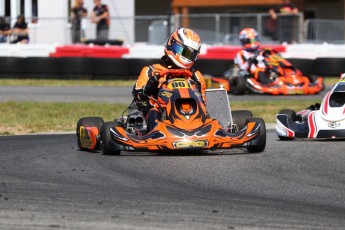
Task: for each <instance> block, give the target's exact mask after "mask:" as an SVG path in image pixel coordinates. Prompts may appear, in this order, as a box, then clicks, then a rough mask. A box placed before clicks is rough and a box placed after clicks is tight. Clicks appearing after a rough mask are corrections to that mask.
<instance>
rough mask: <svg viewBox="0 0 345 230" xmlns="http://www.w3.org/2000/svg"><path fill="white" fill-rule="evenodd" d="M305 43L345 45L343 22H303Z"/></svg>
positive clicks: (316, 20) (344, 22)
mask: <svg viewBox="0 0 345 230" xmlns="http://www.w3.org/2000/svg"><path fill="white" fill-rule="evenodd" d="M305 34H306V36H305V42H309V43H324V42H327V43H333V44H344V43H345V21H344V20H326V19H308V20H306V21H305Z"/></svg>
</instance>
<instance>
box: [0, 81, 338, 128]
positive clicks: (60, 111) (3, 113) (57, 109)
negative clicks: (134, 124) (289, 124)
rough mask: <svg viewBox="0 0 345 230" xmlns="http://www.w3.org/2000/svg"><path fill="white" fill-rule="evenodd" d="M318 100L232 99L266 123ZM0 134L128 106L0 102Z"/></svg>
mask: <svg viewBox="0 0 345 230" xmlns="http://www.w3.org/2000/svg"><path fill="white" fill-rule="evenodd" d="M338 80H339V78H338V77H328V78H325V84H326V85H328V86H330V85H334V84H335V83H336V82H337V81H338ZM134 82H135V81H134V80H132V79H131V80H52V79H0V86H132V85H133V84H134ZM316 102H319V100H310V101H308V100H302V101H298V100H284V101H281V100H279V101H261V102H260V101H259V102H258V101H255V102H254V101H247V102H231V109H233V110H239V109H246V110H250V111H252V112H253V114H254V116H255V117H261V118H263V119H264V120H265V121H266V122H267V123H272V122H275V114H276V113H277V112H279V110H281V109H286V108H289V109H293V110H296V111H298V110H301V109H303V108H305V107H307V106H309V105H311V104H314V103H316ZM0 106H1V110H0V134H2V135H10V134H24V133H41V132H57V131H73V130H75V128H76V127H75V126H76V123H77V121H78V119H79V118H81V117H85V116H100V117H103V118H104V120H108V121H109V120H113V119H114V118H117V117H119V116H120V115H121V113H122V112H123V111H124V110H125V109H126V107H127V105H124V104H109V103H97V102H74V103H62V102H20V101H9V102H0Z"/></svg>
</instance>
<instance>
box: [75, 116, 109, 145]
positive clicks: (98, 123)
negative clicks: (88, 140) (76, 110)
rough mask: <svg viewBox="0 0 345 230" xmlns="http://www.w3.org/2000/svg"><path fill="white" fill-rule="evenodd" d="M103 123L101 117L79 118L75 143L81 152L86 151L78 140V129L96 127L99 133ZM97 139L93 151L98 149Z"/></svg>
mask: <svg viewBox="0 0 345 230" xmlns="http://www.w3.org/2000/svg"><path fill="white" fill-rule="evenodd" d="M103 123H104V121H103V118H101V117H83V118H80V119H79V121H78V123H77V130H76V133H77V143H78V148H79V149H81V150H87V149H85V148H83V147H82V146H81V140H80V127H81V126H84V127H97V129H98V133H100V130H101V127H102V125H103ZM99 142H100V141H99V138H97V144H96V147H95V149H98V150H99V149H100V143H99Z"/></svg>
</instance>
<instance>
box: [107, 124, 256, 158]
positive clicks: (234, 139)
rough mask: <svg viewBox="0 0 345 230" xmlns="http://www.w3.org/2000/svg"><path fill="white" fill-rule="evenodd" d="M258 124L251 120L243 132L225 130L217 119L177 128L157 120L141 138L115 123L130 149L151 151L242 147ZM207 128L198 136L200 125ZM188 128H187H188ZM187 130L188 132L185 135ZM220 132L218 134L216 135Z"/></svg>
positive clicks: (251, 136)
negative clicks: (185, 127)
mask: <svg viewBox="0 0 345 230" xmlns="http://www.w3.org/2000/svg"><path fill="white" fill-rule="evenodd" d="M257 126H258V125H257V124H256V123H255V122H250V123H248V125H247V127H246V128H245V129H243V130H241V131H240V132H237V133H235V134H230V133H228V132H226V131H225V130H223V128H222V127H221V126H220V124H219V122H218V121H217V120H214V119H207V120H206V121H205V123H204V124H203V125H202V126H201V127H199V129H196V130H195V129H194V130H193V129H189V130H180V129H176V128H175V127H174V126H173V125H172V124H171V123H170V122H169V121H164V122H158V125H157V126H156V128H155V129H154V130H153V131H151V132H150V133H149V134H147V135H146V136H147V137H148V138H142V137H138V136H133V135H128V134H127V133H126V131H125V130H124V128H122V127H114V130H113V131H114V133H116V134H115V135H114V136H118V137H120V138H117V139H116V142H120V143H121V144H123V145H124V146H125V149H126V146H127V148H128V149H132V148H134V149H141V150H148V151H159V150H179V149H195V148H196V149H215V148H217V149H219V148H224V149H226V148H233V147H240V146H242V145H243V144H244V143H246V142H248V141H250V140H252V139H254V138H256V137H257V135H259V132H258V130H259V129H258V127H257ZM203 128H204V129H207V131H208V132H206V133H205V134H204V135H202V136H198V135H197V134H198V132H199V130H201V129H203ZM185 131H187V132H185ZM186 133H188V134H189V135H186ZM217 134H218V135H217Z"/></svg>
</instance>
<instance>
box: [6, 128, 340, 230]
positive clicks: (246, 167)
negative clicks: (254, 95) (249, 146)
mask: <svg viewBox="0 0 345 230" xmlns="http://www.w3.org/2000/svg"><path fill="white" fill-rule="evenodd" d="M292 146H293V148H292ZM0 157H1V160H0V168H1V176H0V226H1V227H0V228H1V229H243V228H244V229H248V228H250V229H344V226H345V199H344V197H345V168H344V162H345V154H344V142H340V141H334V142H325V141H321V142H320V141H317V142H316V141H295V142H282V141H278V140H277V137H276V135H275V134H274V133H273V131H269V132H268V141H267V148H266V150H265V152H263V153H260V154H245V152H244V151H242V150H226V151H222V152H212V154H211V155H206V154H205V155H195V154H192V153H191V154H190V155H174V156H171V155H148V154H135V155H130V154H128V153H125V154H124V155H122V156H103V155H101V154H100V153H97V152H96V153H95V152H93V153H91V152H82V151H79V150H78V149H77V147H76V140H75V136H74V135H72V134H64V135H28V136H3V137H0Z"/></svg>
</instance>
